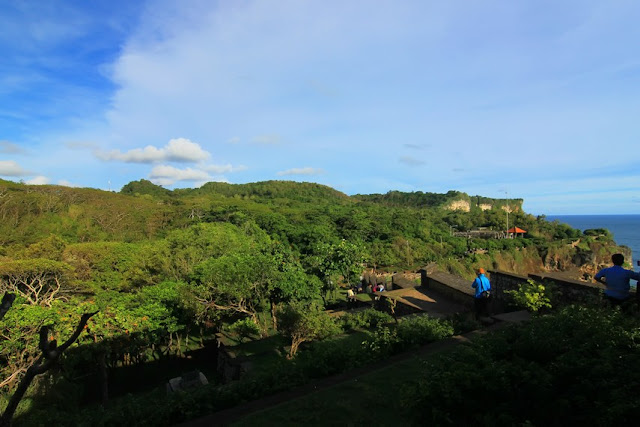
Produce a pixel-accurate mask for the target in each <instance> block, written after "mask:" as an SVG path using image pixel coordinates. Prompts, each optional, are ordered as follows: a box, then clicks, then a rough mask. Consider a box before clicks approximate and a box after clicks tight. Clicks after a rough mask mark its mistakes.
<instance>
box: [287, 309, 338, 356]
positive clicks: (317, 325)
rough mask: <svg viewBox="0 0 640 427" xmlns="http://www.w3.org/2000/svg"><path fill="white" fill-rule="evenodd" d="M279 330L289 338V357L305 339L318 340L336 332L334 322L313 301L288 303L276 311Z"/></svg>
mask: <svg viewBox="0 0 640 427" xmlns="http://www.w3.org/2000/svg"><path fill="white" fill-rule="evenodd" d="M278 328H279V330H280V332H281V333H282V334H283V335H284V336H286V337H287V338H290V339H291V349H290V351H289V357H290V358H292V357H293V356H295V354H296V353H297V351H298V348H299V347H300V344H302V343H303V342H305V341H311V340H320V339H323V338H326V337H329V336H331V335H334V334H336V333H338V331H339V329H338V326H337V324H336V322H335V321H334V320H333V319H332V318H331V317H329V315H328V314H327V313H326V312H325V311H324V310H323V309H322V308H321V307H320V306H319V305H318V304H316V303H315V302H311V303H306V304H303V303H300V302H295V303H291V304H288V305H287V306H285V307H284V308H282V309H281V310H280V312H279V313H278Z"/></svg>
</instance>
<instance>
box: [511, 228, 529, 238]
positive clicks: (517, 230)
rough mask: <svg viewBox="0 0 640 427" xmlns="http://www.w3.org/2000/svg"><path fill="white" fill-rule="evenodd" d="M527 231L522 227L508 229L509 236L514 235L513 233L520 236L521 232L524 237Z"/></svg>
mask: <svg viewBox="0 0 640 427" xmlns="http://www.w3.org/2000/svg"><path fill="white" fill-rule="evenodd" d="M526 232H527V230H523V229H522V228H518V227H511V228H510V229H508V230H507V237H513V235H515V236H516V237H518V234H520V235H521V236H522V237H524V233H526Z"/></svg>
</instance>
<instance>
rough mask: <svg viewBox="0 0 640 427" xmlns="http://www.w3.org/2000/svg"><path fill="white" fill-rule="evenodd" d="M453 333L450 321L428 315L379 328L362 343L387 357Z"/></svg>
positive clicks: (371, 351)
mask: <svg viewBox="0 0 640 427" xmlns="http://www.w3.org/2000/svg"><path fill="white" fill-rule="evenodd" d="M451 335H453V326H452V325H451V323H450V322H447V321H442V320H439V319H433V318H430V317H429V316H426V315H421V316H413V317H411V318H409V319H404V320H403V321H402V322H400V323H399V324H398V326H397V327H396V328H395V329H390V328H388V327H382V328H380V329H377V330H376V331H375V333H374V335H373V337H372V338H371V339H368V340H365V341H364V342H363V343H362V345H363V347H364V348H365V349H366V350H367V351H369V352H370V353H373V354H376V355H379V356H381V357H387V356H389V355H391V354H394V353H398V352H400V351H403V350H406V349H408V348H412V347H417V346H420V345H423V344H427V343H430V342H433V341H437V340H440V339H443V338H446V337H448V336H451Z"/></svg>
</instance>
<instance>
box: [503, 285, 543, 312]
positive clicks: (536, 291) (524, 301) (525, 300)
mask: <svg viewBox="0 0 640 427" xmlns="http://www.w3.org/2000/svg"><path fill="white" fill-rule="evenodd" d="M504 292H505V294H507V295H509V296H510V297H511V300H512V302H513V303H514V304H515V306H516V307H519V308H523V309H526V310H529V311H533V312H537V311H538V310H540V309H541V308H543V307H547V308H551V294H552V292H551V289H550V288H549V287H547V286H545V285H543V284H542V283H538V282H536V281H534V280H532V279H529V280H527V283H522V284H520V285H519V286H518V289H517V290H513V291H504Z"/></svg>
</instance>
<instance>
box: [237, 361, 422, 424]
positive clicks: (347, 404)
mask: <svg viewBox="0 0 640 427" xmlns="http://www.w3.org/2000/svg"><path fill="white" fill-rule="evenodd" d="M422 360H423V359H421V358H418V357H415V358H411V359H408V360H404V361H401V362H397V363H394V364H393V365H389V367H387V368H384V369H381V370H377V371H375V372H372V373H370V374H366V375H363V376H360V377H358V378H356V379H351V380H348V381H345V382H343V383H340V384H337V385H336V386H333V387H330V388H328V389H324V390H321V391H318V392H315V393H312V394H309V395H306V396H302V397H300V398H298V399H294V400H290V401H288V402H285V403H283V404H280V405H278V406H275V407H272V408H268V409H266V410H264V411H260V412H255V413H253V414H250V415H249V416H247V417H246V418H244V419H242V420H239V421H237V422H235V423H233V424H232V425H234V426H273V425H277V426H287V425H291V426H294V425H305V426H312V425H318V426H319V425H370V426H380V425H393V426H401V425H408V424H410V420H409V418H408V417H407V414H406V412H405V410H404V409H403V407H402V399H403V398H405V395H404V391H405V390H406V389H407V386H408V385H409V384H412V383H415V381H416V378H418V377H419V375H417V373H418V372H419V371H420V369H421V367H422V362H421V361H422ZM382 363H385V362H382Z"/></svg>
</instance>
